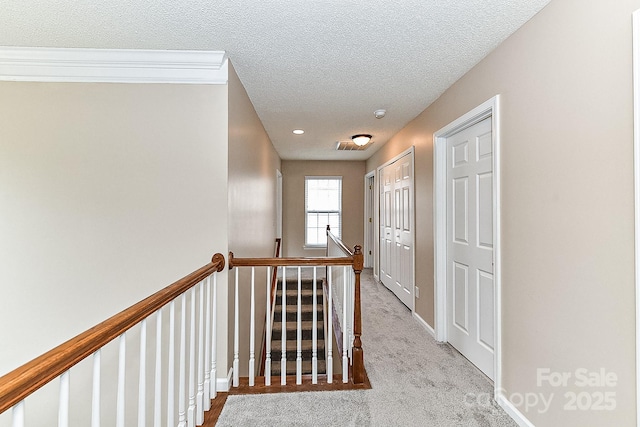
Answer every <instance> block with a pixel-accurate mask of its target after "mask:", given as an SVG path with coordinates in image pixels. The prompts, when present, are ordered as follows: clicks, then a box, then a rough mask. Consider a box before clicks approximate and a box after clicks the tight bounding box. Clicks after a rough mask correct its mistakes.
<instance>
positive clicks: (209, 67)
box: [0, 47, 228, 84]
mask: <svg viewBox="0 0 640 427" xmlns="http://www.w3.org/2000/svg"><path fill="white" fill-rule="evenodd" d="M2 80H4V81H21V82H71V83H84V82H91V83H181V84H185V83H186V84H226V83H227V81H228V67H227V55H226V52H224V51H201V50H138V49H76V48H37V47H0V81H2Z"/></svg>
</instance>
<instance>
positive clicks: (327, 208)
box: [305, 176, 342, 247]
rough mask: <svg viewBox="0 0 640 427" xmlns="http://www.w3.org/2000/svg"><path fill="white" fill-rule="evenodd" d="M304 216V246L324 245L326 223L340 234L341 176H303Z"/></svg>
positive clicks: (332, 230) (337, 234) (325, 243)
mask: <svg viewBox="0 0 640 427" xmlns="http://www.w3.org/2000/svg"><path fill="white" fill-rule="evenodd" d="M305 217H306V218H305V221H306V231H305V246H319V247H323V246H326V245H327V234H326V230H327V225H329V226H330V227H331V232H332V233H333V234H335V235H336V236H338V237H340V236H341V231H342V230H341V228H342V224H341V223H342V177H339V176H330V177H329V176H323V177H317V176H307V177H305Z"/></svg>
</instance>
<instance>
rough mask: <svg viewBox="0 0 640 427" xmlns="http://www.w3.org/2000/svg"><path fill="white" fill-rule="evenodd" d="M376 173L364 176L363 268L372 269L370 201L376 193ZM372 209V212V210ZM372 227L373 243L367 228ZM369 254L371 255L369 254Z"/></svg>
mask: <svg viewBox="0 0 640 427" xmlns="http://www.w3.org/2000/svg"><path fill="white" fill-rule="evenodd" d="M375 177H376V173H375V171H371V172H369V173H367V174H366V175H365V176H364V248H362V250H363V251H364V267H365V268H373V265H374V262H373V260H374V258H373V257H374V255H375V250H374V246H375V220H374V213H373V212H374V211H375V205H374V204H373V203H374V201H373V200H371V196H372V195H373V196H374V200H375V191H376V183H375ZM371 178H373V184H371V187H372V188H369V181H370V180H371ZM371 208H373V211H372V209H371ZM369 218H371V225H368V224H369ZM369 227H373V228H374V230H373V235H374V237H373V241H371V239H370V238H369V233H368V228H369ZM369 252H371V254H369Z"/></svg>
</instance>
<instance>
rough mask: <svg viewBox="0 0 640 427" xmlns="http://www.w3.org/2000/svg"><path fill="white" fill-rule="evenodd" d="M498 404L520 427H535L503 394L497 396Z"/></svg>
mask: <svg viewBox="0 0 640 427" xmlns="http://www.w3.org/2000/svg"><path fill="white" fill-rule="evenodd" d="M496 402H498V405H500V407H501V408H502V409H504V411H505V412H506V413H507V414H508V415H509V416H510V417H511V418H513V420H514V421H515V422H516V423H518V425H519V426H520V427H535V425H534V424H533V423H532V422H531V421H529V420H528V419H527V417H525V416H524V415H523V414H522V412H520V411H519V410H518V408H516V407H515V406H514V405H513V403H511V402H510V401H509V400H508V399H507V398H506V397H505V396H504V395H503V394H502V393H500V394H497V395H496Z"/></svg>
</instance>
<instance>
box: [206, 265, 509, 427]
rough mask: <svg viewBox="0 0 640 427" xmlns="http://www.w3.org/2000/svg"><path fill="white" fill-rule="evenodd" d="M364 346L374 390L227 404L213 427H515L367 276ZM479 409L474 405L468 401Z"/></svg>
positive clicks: (483, 386) (483, 383)
mask: <svg viewBox="0 0 640 427" xmlns="http://www.w3.org/2000/svg"><path fill="white" fill-rule="evenodd" d="M362 276H363V277H362V319H363V333H362V342H363V349H364V360H365V367H366V369H367V374H368V375H369V379H370V381H371V385H372V389H371V390H356V391H334V392H307V393H281V394H263V395H245V396H230V397H229V399H228V400H227V403H226V405H225V407H224V409H223V411H222V414H221V415H220V418H219V419H218V424H217V425H218V426H447V427H449V426H469V427H471V426H480V427H484V426H500V427H502V426H516V424H515V422H514V421H512V420H511V418H509V416H508V415H507V414H506V413H505V412H504V411H503V410H502V409H501V408H499V407H498V405H497V404H496V403H495V402H494V401H493V399H490V398H489V396H492V395H493V386H492V384H491V382H490V381H489V380H488V379H487V378H486V377H485V376H484V375H483V374H482V373H480V372H479V371H478V370H477V369H476V368H475V367H474V366H473V365H471V363H469V361H467V360H466V359H465V358H464V357H462V356H461V355H460V354H459V353H458V352H457V351H455V350H454V349H453V348H452V347H451V346H450V345H448V344H439V343H437V342H436V341H435V340H434V339H433V338H432V337H431V336H430V335H429V334H428V333H427V331H426V330H425V329H424V328H423V327H422V326H421V325H420V324H418V322H417V321H416V320H415V319H414V318H413V317H412V316H411V312H410V311H409V310H408V309H407V308H406V307H405V306H404V305H402V303H400V301H399V300H398V299H397V298H396V297H395V296H394V295H393V294H392V293H391V292H390V291H389V290H387V289H386V288H385V287H384V286H383V285H381V284H378V283H376V282H375V281H374V280H373V278H372V276H371V271H370V270H365V272H363V275H362ZM474 396H482V398H480V399H479V401H480V402H484V404H477V403H471V402H476V400H474V399H473V398H472V397H474Z"/></svg>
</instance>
